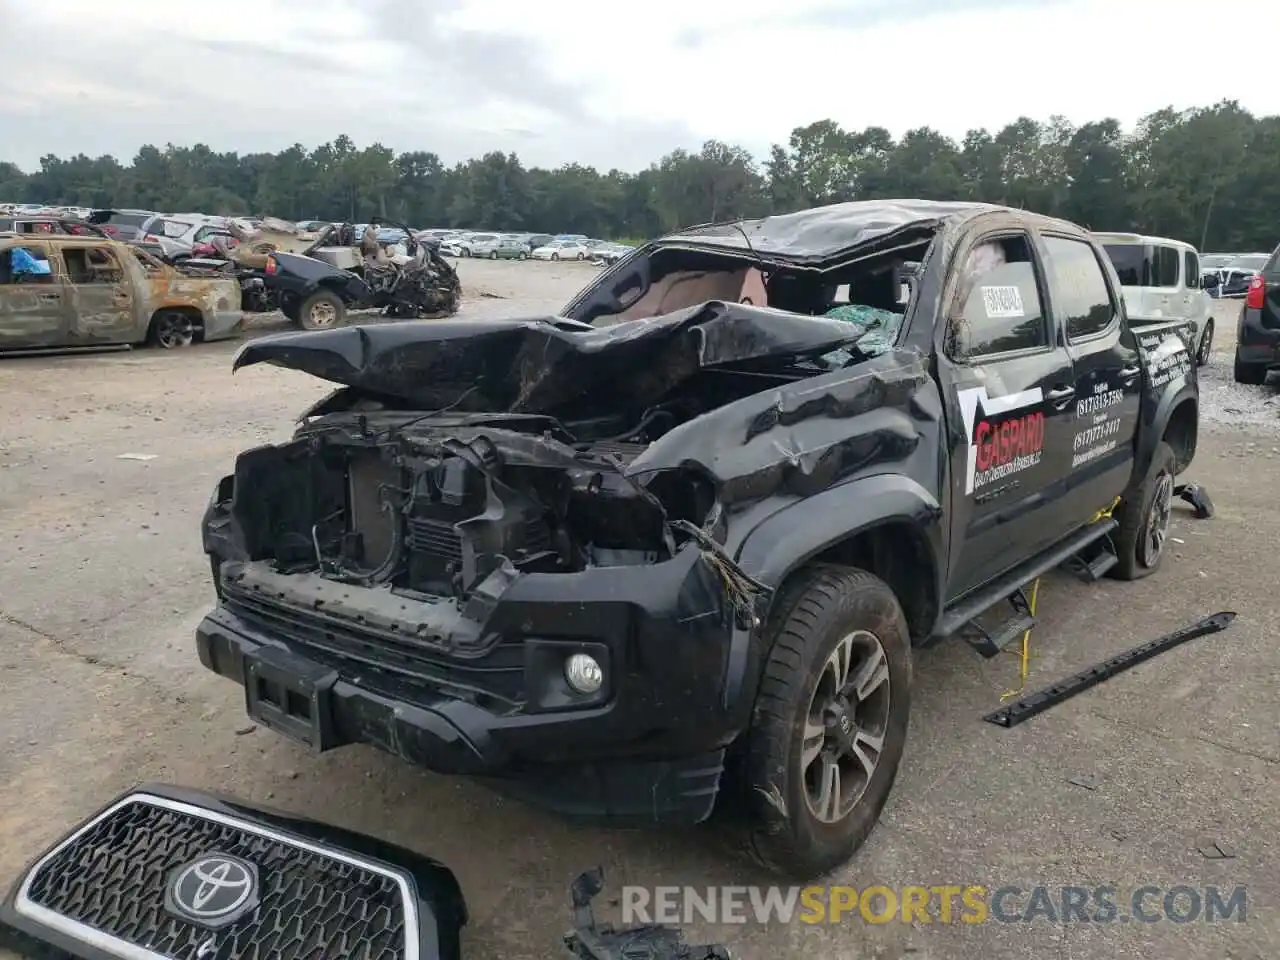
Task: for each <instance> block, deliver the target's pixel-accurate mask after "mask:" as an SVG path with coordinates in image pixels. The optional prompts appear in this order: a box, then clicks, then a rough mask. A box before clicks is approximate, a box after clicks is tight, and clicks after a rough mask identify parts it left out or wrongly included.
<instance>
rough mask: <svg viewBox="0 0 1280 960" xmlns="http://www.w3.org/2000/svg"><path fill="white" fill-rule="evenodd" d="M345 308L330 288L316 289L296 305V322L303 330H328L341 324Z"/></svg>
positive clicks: (340, 299) (345, 311)
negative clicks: (298, 305) (299, 304)
mask: <svg viewBox="0 0 1280 960" xmlns="http://www.w3.org/2000/svg"><path fill="white" fill-rule="evenodd" d="M346 313H347V308H346V307H345V306H344V305H343V303H342V298H341V297H339V296H338V295H337V294H336V293H334V292H333V291H332V290H317V291H316V292H315V293H313V294H312V295H311V296H309V297H307V299H305V300H303V301H302V305H301V306H300V307H298V319H297V324H298V326H300V327H301V328H302V329H303V330H328V329H330V328H332V327H339V326H342V321H343V318H344V317H345V316H346Z"/></svg>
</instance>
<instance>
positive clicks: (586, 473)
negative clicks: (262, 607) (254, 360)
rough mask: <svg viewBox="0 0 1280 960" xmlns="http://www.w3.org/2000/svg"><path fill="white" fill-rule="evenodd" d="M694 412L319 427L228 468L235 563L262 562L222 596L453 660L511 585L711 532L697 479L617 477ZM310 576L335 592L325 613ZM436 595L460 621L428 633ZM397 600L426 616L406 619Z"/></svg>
mask: <svg viewBox="0 0 1280 960" xmlns="http://www.w3.org/2000/svg"><path fill="white" fill-rule="evenodd" d="M754 380H755V378H751V381H752V382H743V381H741V380H739V381H738V383H737V387H738V390H740V391H743V392H754V391H755V390H758V389H759V388H760V387H759V384H758V383H756V382H754ZM725 388H726V389H732V385H729V384H726V387H725ZM698 412H699V411H698V410H697V408H696V407H695V406H692V405H691V403H690V401H689V399H688V398H674V399H672V400H671V401H669V402H667V403H663V404H659V405H655V406H654V407H653V408H651V409H650V410H649V411H647V412H646V413H645V414H644V415H643V416H641V417H640V418H639V420H638V421H634V422H630V423H627V422H625V419H624V418H623V417H621V416H612V417H601V418H597V419H593V420H590V421H585V422H569V423H560V422H558V421H556V420H554V419H552V418H549V417H545V416H539V415H519V414H510V415H501V414H483V413H476V414H442V415H438V416H430V415H428V416H425V417H424V416H415V415H411V414H405V413H388V412H370V413H361V412H357V411H350V412H346V413H337V414H329V415H326V416H324V417H321V418H319V419H318V420H316V421H314V422H313V423H312V424H311V425H309V426H306V427H304V428H303V429H302V430H301V431H300V432H299V436H298V438H297V439H295V440H294V441H293V442H292V443H289V444H286V445H283V446H278V447H265V448H260V449H258V450H252V451H249V452H247V453H245V454H243V455H242V456H241V457H240V459H239V461H238V462H237V467H236V474H235V489H236V491H237V495H236V497H235V503H234V507H233V510H232V515H233V517H234V520H235V522H236V524H237V526H238V528H239V530H240V531H241V536H242V542H243V545H244V547H245V549H246V551H247V553H248V556H249V558H251V559H253V560H258V561H266V562H265V563H261V562H260V563H250V564H244V565H236V566H235V567H234V568H229V569H228V571H227V573H226V588H227V589H229V590H231V591H233V592H241V593H243V592H244V591H246V590H247V591H256V592H257V593H259V594H261V592H262V591H267V592H269V593H272V594H274V596H275V597H276V598H277V599H283V600H291V601H292V602H293V603H299V604H302V603H306V604H309V605H311V606H313V607H315V603H314V601H315V600H316V599H321V600H323V601H324V603H323V604H321V605H322V606H325V607H327V609H329V610H330V611H332V612H333V613H335V615H338V616H343V615H344V614H346V613H351V612H352V611H354V610H356V608H360V610H361V614H360V615H361V616H363V617H365V618H366V620H373V619H376V618H377V616H378V614H379V611H381V613H382V615H383V616H384V617H385V620H384V621H383V625H384V626H386V627H387V628H388V629H390V630H391V631H392V632H396V633H400V632H403V633H407V634H410V635H416V636H418V637H420V638H422V639H424V640H426V641H427V642H432V641H433V640H434V641H435V642H437V643H439V644H440V645H442V646H444V647H446V648H448V649H450V650H452V651H453V652H459V651H461V650H464V649H466V648H468V647H475V646H477V645H479V646H481V647H482V646H483V645H484V643H485V638H484V637H482V636H481V635H480V634H479V632H478V631H479V629H480V626H481V622H482V621H483V620H484V619H485V618H484V615H483V611H484V607H485V605H486V604H487V603H491V602H493V601H495V600H496V599H497V597H498V596H500V595H501V593H502V592H503V590H504V589H505V587H506V585H507V584H509V583H510V582H511V580H512V579H514V578H515V577H516V576H517V575H519V574H523V573H575V572H580V571H582V570H586V569H589V568H592V567H611V566H623V565H636V564H647V563H655V562H658V561H660V560H663V559H667V558H669V557H671V556H673V555H674V554H675V552H676V550H677V549H678V547H679V546H680V545H681V544H682V543H683V542H685V541H687V540H689V539H690V537H696V536H697V535H698V531H699V529H700V528H702V527H704V526H714V525H715V522H716V519H717V517H716V511H717V509H718V504H717V501H716V491H715V486H714V484H713V482H712V480H711V479H710V478H708V477H706V476H705V475H702V474H700V473H699V472H698V471H696V470H692V469H679V468H677V469H674V470H660V471H656V472H654V473H651V474H647V475H643V476H632V475H631V474H630V473H629V468H630V467H631V465H632V464H633V463H635V461H636V460H637V458H639V457H640V456H641V455H642V454H643V453H644V452H645V450H646V449H648V447H649V446H650V444H651V443H652V442H653V441H655V440H657V439H659V438H660V437H662V436H664V435H666V434H667V433H668V432H669V431H670V430H671V429H672V428H673V427H675V426H677V425H678V424H680V423H681V422H687V421H688V420H689V419H690V418H691V417H692V416H696V414H697V413H698ZM299 575H306V576H304V577H303V578H302V579H299ZM313 578H322V579H323V580H325V581H328V582H330V583H336V584H343V585H346V587H348V588H349V589H347V590H345V591H343V592H342V601H339V600H338V599H337V597H336V595H335V596H330V594H331V593H332V591H328V590H325V589H324V588H323V587H321V586H320V585H319V584H317V583H315V582H314V580H313ZM443 598H452V600H453V601H454V603H455V605H456V609H457V610H458V612H460V613H461V614H462V616H461V618H460V619H458V620H456V621H455V620H453V618H452V617H449V618H447V619H448V621H449V628H448V629H445V630H443V631H442V630H441V629H439V627H440V617H441V615H442V608H441V606H440V604H439V603H438V601H440V600H442V599H443ZM344 601H349V606H350V610H347V609H345V608H346V607H347V606H348V603H346V602H344ZM405 601H414V602H416V603H418V604H421V603H426V604H428V605H429V606H428V607H427V608H426V610H425V611H419V612H418V613H415V604H414V603H409V604H406V603H405ZM419 614H421V615H422V616H424V617H425V619H421V620H418V619H415V617H416V616H419Z"/></svg>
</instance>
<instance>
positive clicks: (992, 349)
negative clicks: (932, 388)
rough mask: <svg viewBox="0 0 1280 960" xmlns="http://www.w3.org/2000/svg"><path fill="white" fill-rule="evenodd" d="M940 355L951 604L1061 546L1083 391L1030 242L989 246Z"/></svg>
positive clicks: (986, 241) (1014, 238) (964, 271)
mask: <svg viewBox="0 0 1280 960" xmlns="http://www.w3.org/2000/svg"><path fill="white" fill-rule="evenodd" d="M957 262H958V263H960V264H962V265H963V266H962V267H961V273H960V276H959V278H958V284H957V289H956V294H955V298H954V300H953V301H952V303H951V306H950V309H949V310H948V312H947V316H948V321H947V323H946V325H945V328H944V334H943V343H942V344H941V348H940V349H939V351H938V355H939V368H940V369H939V374H940V379H941V382H942V386H943V390H944V392H945V393H946V394H947V407H948V419H949V421H951V423H952V425H953V427H952V430H951V431H950V432H951V434H952V436H953V437H955V436H956V434H959V436H958V438H957V439H958V442H957V443H955V444H954V446H953V448H952V460H951V477H952V481H951V482H952V490H951V545H952V546H951V553H950V558H949V590H948V594H949V596H948V599H949V600H954V599H957V598H959V597H960V596H962V595H963V594H965V593H967V592H969V591H971V590H973V589H974V588H976V587H979V586H981V585H982V584H984V583H986V582H988V581H989V580H991V579H992V578H994V577H996V576H998V575H999V574H1001V573H1003V572H1004V571H1006V570H1008V569H1009V568H1010V567H1012V566H1014V565H1015V564H1016V563H1017V562H1018V561H1020V560H1023V559H1025V558H1026V557H1028V556H1031V555H1032V554H1034V553H1035V552H1036V551H1038V550H1039V549H1041V548H1043V547H1045V546H1047V545H1048V544H1050V543H1052V542H1053V541H1054V540H1056V539H1057V538H1059V537H1060V536H1061V535H1062V534H1063V533H1064V532H1065V529H1066V527H1067V524H1068V521H1067V518H1066V517H1065V516H1064V514H1063V509H1062V506H1063V504H1062V498H1063V494H1064V493H1065V486H1064V485H1063V484H1062V483H1061V478H1062V477H1064V476H1065V474H1066V468H1067V463H1068V462H1069V460H1070V449H1071V436H1070V433H1071V429H1072V423H1073V420H1072V406H1073V402H1074V398H1075V383H1074V377H1073V374H1072V369H1071V360H1070V358H1069V357H1068V356H1067V352H1066V350H1065V348H1064V347H1063V346H1062V344H1061V341H1060V338H1059V336H1058V334H1057V331H1056V329H1055V327H1054V325H1053V323H1052V318H1051V317H1050V316H1049V315H1048V314H1047V312H1046V310H1045V308H1044V303H1045V296H1044V294H1043V290H1044V281H1043V277H1044V273H1043V269H1042V267H1041V265H1040V263H1039V262H1038V256H1037V253H1036V250H1035V247H1034V245H1033V244H1032V242H1031V239H1030V237H1029V235H1028V234H1026V233H1024V232H1007V233H1001V234H998V235H994V236H988V237H984V238H983V239H982V241H981V242H979V243H977V244H975V245H973V246H972V247H971V248H969V250H968V251H967V253H966V252H965V251H963V250H962V251H961V257H960V259H959V260H958V261H957Z"/></svg>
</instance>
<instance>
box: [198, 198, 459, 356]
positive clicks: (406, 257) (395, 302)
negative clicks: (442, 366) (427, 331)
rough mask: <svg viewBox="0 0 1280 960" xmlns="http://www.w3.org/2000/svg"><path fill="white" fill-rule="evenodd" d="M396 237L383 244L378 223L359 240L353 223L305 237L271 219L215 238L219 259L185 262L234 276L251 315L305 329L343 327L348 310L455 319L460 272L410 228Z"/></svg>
mask: <svg viewBox="0 0 1280 960" xmlns="http://www.w3.org/2000/svg"><path fill="white" fill-rule="evenodd" d="M385 222H389V221H385ZM394 236H395V237H396V238H397V242H394V243H393V242H387V243H384V242H382V241H380V240H379V237H378V230H377V224H369V225H367V226H366V228H365V230H364V231H363V233H361V234H359V235H357V232H356V230H355V228H354V227H352V226H351V225H350V224H325V225H323V226H322V227H321V229H319V230H317V231H303V230H299V229H297V228H295V227H294V225H293V224H290V223H288V222H286V221H283V220H274V219H268V220H265V221H264V222H263V223H262V224H261V225H260V226H259V228H258V229H257V230H255V231H252V232H250V231H246V230H244V229H243V228H242V227H239V226H237V225H235V224H232V225H231V226H230V227H229V228H228V234H227V236H226V237H222V236H214V237H213V238H212V240H211V242H212V245H213V247H214V250H215V254H214V256H213V257H207V258H201V259H193V260H190V261H187V262H186V264H184V267H183V269H184V270H186V271H188V272H190V273H193V274H200V275H212V274H217V273H228V272H234V273H235V275H236V276H237V278H238V279H239V281H240V285H241V289H242V301H243V304H244V308H245V309H246V310H248V311H250V312H251V313H266V312H270V311H273V310H280V311H281V312H282V313H284V315H285V316H286V317H288V318H289V319H290V320H292V321H293V322H294V323H295V324H297V325H298V326H300V327H302V328H303V329H304V330H323V329H328V328H330V327H338V326H341V325H342V324H343V323H344V322H345V321H346V315H347V311H348V310H368V309H376V310H381V311H382V313H383V315H384V316H388V317H394V318H399V319H417V318H421V317H447V316H452V315H453V314H455V313H457V312H458V308H459V307H460V306H461V304H462V283H461V281H460V280H459V279H458V274H457V271H455V270H454V269H453V267H452V266H451V265H450V264H449V263H448V262H447V261H446V260H445V259H444V258H443V257H441V256H440V254H439V253H438V252H437V250H436V248H435V246H434V245H432V244H429V243H421V242H419V241H417V240H415V239H414V238H413V236H412V234H411V233H410V231H409V230H408V229H407V228H403V227H401V228H399V229H397V230H395V231H394ZM232 241H234V243H233V242H232Z"/></svg>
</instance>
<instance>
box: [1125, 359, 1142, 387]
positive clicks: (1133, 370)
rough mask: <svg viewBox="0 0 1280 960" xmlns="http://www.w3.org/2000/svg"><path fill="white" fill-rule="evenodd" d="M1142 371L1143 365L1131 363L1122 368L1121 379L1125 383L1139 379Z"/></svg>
mask: <svg viewBox="0 0 1280 960" xmlns="http://www.w3.org/2000/svg"><path fill="white" fill-rule="evenodd" d="M1141 372H1142V367H1140V366H1138V365H1137V364H1136V363H1131V364H1128V365H1127V366H1124V367H1121V368H1120V379H1121V380H1123V381H1124V382H1125V383H1133V381H1135V380H1137V379H1138V374H1140V373H1141Z"/></svg>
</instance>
